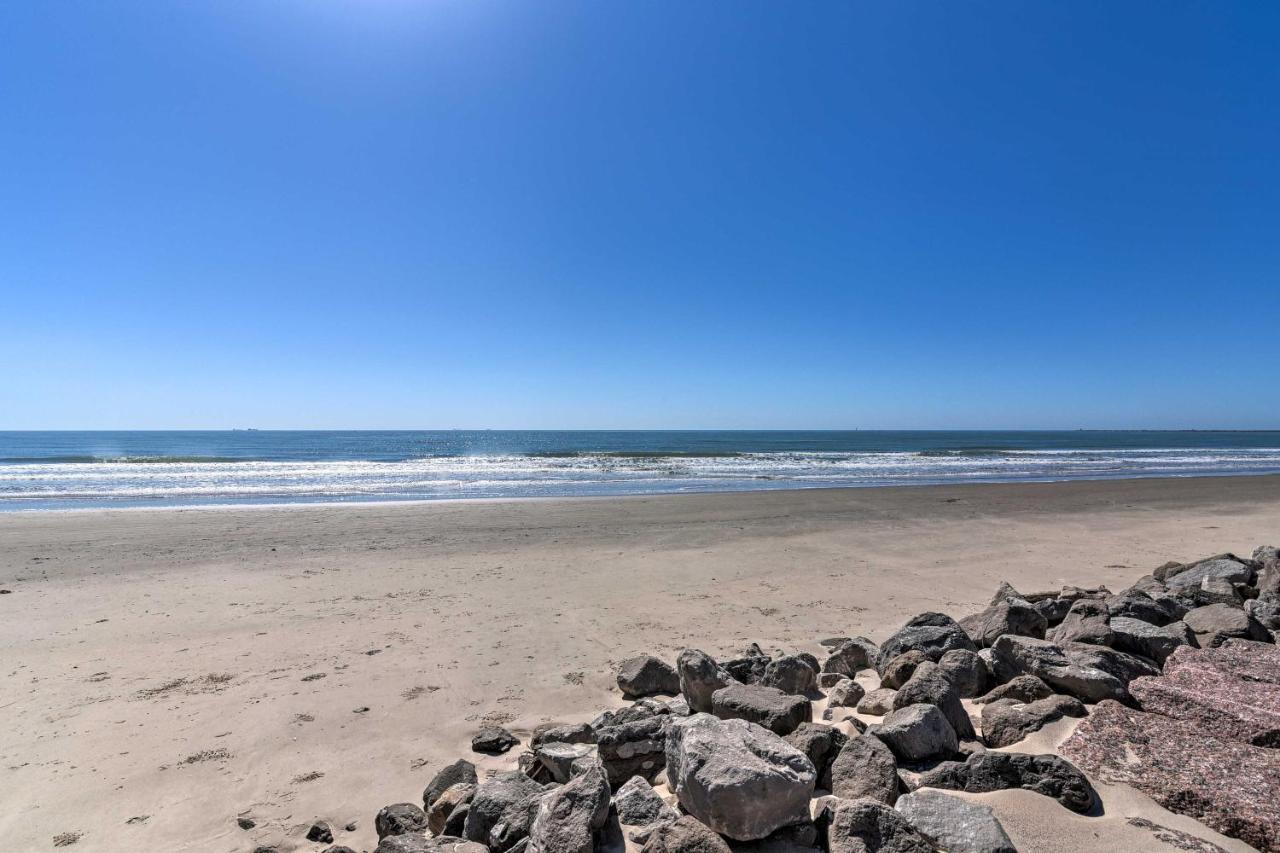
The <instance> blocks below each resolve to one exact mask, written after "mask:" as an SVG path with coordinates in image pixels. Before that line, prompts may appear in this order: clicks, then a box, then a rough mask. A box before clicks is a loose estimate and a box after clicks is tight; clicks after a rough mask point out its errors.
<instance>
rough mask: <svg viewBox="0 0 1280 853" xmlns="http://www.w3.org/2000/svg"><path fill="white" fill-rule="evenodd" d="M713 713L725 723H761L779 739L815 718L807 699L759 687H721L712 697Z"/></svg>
mask: <svg viewBox="0 0 1280 853" xmlns="http://www.w3.org/2000/svg"><path fill="white" fill-rule="evenodd" d="M806 670H807V671H809V672H810V673H812V670H808V668H807V667H806ZM711 712H712V713H713V714H715V715H716V716H717V717H719V718H720V719H722V720H748V721H750V722H752V723H758V724H759V725H762V726H764V727H765V728H766V729H769V730H770V731H772V732H773V733H775V734H779V735H786V734H790V733H791V732H793V731H795V730H796V727H797V726H799V725H800V724H801V723H804V722H807V721H808V720H809V718H810V717H811V716H812V708H811V707H810V705H809V700H808V699H806V698H804V697H803V696H792V695H789V694H787V693H784V692H783V691H781V690H778V689H775V688H773V687H765V686H763V685H760V684H731V685H729V686H728V687H722V688H721V689H719V690H717V691H716V692H715V693H714V694H712V697H711Z"/></svg>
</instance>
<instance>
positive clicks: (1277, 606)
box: [1180, 598, 1280, 637]
mask: <svg viewBox="0 0 1280 853" xmlns="http://www.w3.org/2000/svg"><path fill="white" fill-rule="evenodd" d="M1244 612H1245V613H1246V614H1247V615H1248V616H1249V618H1251V619H1253V620H1254V621H1255V622H1257V623H1258V624H1259V625H1261V626H1262V627H1263V628H1266V629H1267V630H1268V631H1270V632H1271V634H1272V636H1273V637H1274V635H1275V633H1276V632H1277V631H1280V599H1275V598H1255V599H1252V600H1250V601H1246V602H1245V603H1244ZM1180 624H1182V623H1180Z"/></svg>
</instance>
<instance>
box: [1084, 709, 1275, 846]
mask: <svg viewBox="0 0 1280 853" xmlns="http://www.w3.org/2000/svg"><path fill="white" fill-rule="evenodd" d="M1061 752H1062V754H1063V755H1065V756H1066V757H1068V758H1069V759H1071V760H1072V761H1074V762H1075V763H1076V764H1077V765H1078V766H1079V767H1080V769H1082V770H1084V771H1085V772H1086V773H1090V774H1092V775H1093V776H1095V777H1096V778H1098V779H1100V780H1102V781H1105V782H1113V783H1118V784H1123V785H1130V786H1132V787H1134V788H1137V789H1138V790H1140V791H1142V792H1144V793H1146V794H1147V795H1149V796H1150V797H1151V798H1152V799H1154V800H1155V801H1156V802H1157V803H1159V804H1160V805H1162V806H1164V807H1165V808H1167V809H1169V810H1170V811H1172V812H1177V813H1179V814H1185V815H1188V816H1190V817H1194V818H1196V819H1197V820H1200V821H1201V822H1202V823H1204V824H1205V825H1206V826H1209V827H1211V828H1213V829H1216V830H1217V831H1218V832H1221V833H1222V834H1224V835H1228V836H1231V837H1233V838H1239V839H1240V840H1241V841H1244V842H1246V843H1248V844H1252V845H1253V846H1254V847H1257V848H1258V849H1259V850H1280V809H1277V808H1276V802H1277V797H1278V796H1280V751H1277V750H1274V749H1265V748H1262V747H1257V746H1250V745H1248V744H1244V743H1240V742H1238V741H1233V740H1223V739H1219V738H1216V737H1213V736H1212V733H1211V732H1210V731H1205V730H1203V729H1202V728H1201V727H1200V724H1199V723H1195V722H1183V721H1181V720H1175V719H1171V718H1169V717H1165V716H1162V715H1160V714H1148V713H1144V712H1142V711H1135V710H1133V709H1131V708H1126V707H1125V706H1123V705H1121V704H1120V703H1118V702H1113V701H1110V700H1108V701H1104V702H1100V703H1099V704H1098V705H1097V706H1096V707H1095V708H1094V711H1093V713H1092V714H1091V715H1090V716H1088V717H1086V718H1085V719H1084V720H1083V721H1082V722H1081V723H1080V725H1079V727H1077V728H1076V731H1075V733H1074V734H1072V736H1071V737H1070V738H1068V739H1067V741H1066V743H1064V744H1063V745H1062V749H1061Z"/></svg>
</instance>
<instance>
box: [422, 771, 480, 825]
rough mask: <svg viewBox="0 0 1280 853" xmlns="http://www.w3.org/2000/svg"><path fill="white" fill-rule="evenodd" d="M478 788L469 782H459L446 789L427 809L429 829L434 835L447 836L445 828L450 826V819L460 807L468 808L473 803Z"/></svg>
mask: <svg viewBox="0 0 1280 853" xmlns="http://www.w3.org/2000/svg"><path fill="white" fill-rule="evenodd" d="M476 787H477V786H476V785H474V784H471V783H469V782H459V783H458V784H456V785H450V786H449V787H448V788H445V790H444V792H443V793H441V794H440V795H439V796H438V797H436V798H435V799H434V800H433V801H432V803H431V806H430V807H429V808H428V809H427V829H429V830H430V831H431V832H432V834H434V835H444V834H446V833H445V828H446V827H447V826H448V825H449V818H450V817H452V816H453V813H454V812H455V811H457V810H458V808H459V807H460V806H466V805H468V804H469V803H470V802H471V798H472V797H474V796H475V794H476Z"/></svg>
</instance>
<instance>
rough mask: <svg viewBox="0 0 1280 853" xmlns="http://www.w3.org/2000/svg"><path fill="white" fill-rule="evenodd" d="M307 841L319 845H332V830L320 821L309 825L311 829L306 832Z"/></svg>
mask: <svg viewBox="0 0 1280 853" xmlns="http://www.w3.org/2000/svg"><path fill="white" fill-rule="evenodd" d="M307 840H308V841H315V842H318V843H320V844H332V843H333V830H331V829H330V828H329V824H327V823H325V822H324V821H322V820H318V821H316V822H315V823H313V824H311V828H310V829H308V830H307Z"/></svg>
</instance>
